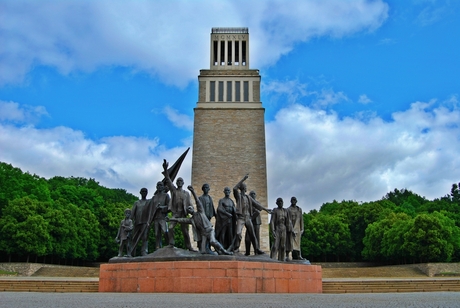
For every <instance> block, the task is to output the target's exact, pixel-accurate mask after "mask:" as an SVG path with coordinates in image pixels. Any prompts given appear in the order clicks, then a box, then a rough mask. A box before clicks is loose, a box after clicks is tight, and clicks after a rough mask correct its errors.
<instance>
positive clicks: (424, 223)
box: [404, 212, 460, 262]
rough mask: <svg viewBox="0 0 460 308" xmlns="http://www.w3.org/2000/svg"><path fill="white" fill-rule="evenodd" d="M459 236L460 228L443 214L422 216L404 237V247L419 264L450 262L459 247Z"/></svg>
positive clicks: (417, 218) (414, 222)
mask: <svg viewBox="0 0 460 308" xmlns="http://www.w3.org/2000/svg"><path fill="white" fill-rule="evenodd" d="M459 234H460V232H459V228H458V227H456V226H455V223H454V222H453V221H452V220H451V219H449V218H448V217H446V216H444V215H443V214H441V213H439V212H434V213H432V214H420V215H418V216H417V217H416V218H415V219H414V221H413V224H412V226H411V227H410V228H409V230H408V232H407V233H406V234H405V235H404V241H405V243H404V247H405V248H406V249H407V251H408V252H409V254H410V256H411V257H412V258H413V259H414V260H417V261H419V262H449V261H451V258H452V255H453V253H454V250H455V249H456V248H457V249H458V247H459Z"/></svg>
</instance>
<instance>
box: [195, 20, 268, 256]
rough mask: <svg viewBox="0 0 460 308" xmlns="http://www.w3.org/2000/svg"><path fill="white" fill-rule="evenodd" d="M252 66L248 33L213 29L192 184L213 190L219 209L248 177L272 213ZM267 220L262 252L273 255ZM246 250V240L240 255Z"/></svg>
mask: <svg viewBox="0 0 460 308" xmlns="http://www.w3.org/2000/svg"><path fill="white" fill-rule="evenodd" d="M249 63H250V57H249V32H248V28H212V31H211V41H210V62H209V64H210V68H209V69H202V70H200V75H199V76H198V83H199V93H198V102H197V105H196V108H195V109H194V111H195V119H194V133H193V158H192V184H193V186H194V187H195V189H196V190H197V192H200V191H201V186H202V185H203V184H204V183H208V184H209V185H210V187H211V191H210V193H209V194H210V195H211V197H212V198H213V200H214V205H215V207H216V209H217V205H218V201H219V199H221V198H223V197H224V193H223V190H224V187H225V186H228V187H230V189H231V190H232V189H233V187H234V186H235V185H236V184H237V183H238V182H239V181H240V180H241V179H242V178H243V177H244V175H245V174H247V173H249V178H248V179H247V180H246V182H245V183H246V185H247V188H248V192H247V193H249V192H250V191H251V190H254V191H255V192H256V193H257V200H258V201H259V202H260V203H261V204H262V205H263V206H264V207H267V199H268V196H267V166H266V151H265V122H264V113H265V109H264V108H263V107H262V102H261V101H260V79H261V77H260V75H259V70H256V69H250V68H249ZM231 198H232V199H234V198H233V194H232V195H231ZM261 215H262V216H261V217H262V225H261V229H260V249H262V250H263V251H265V252H268V251H269V250H270V247H269V236H268V217H267V214H266V213H265V212H264V211H262V212H261ZM244 250H245V248H244V238H243V240H242V242H241V246H240V251H242V252H244ZM251 254H253V249H252V247H251Z"/></svg>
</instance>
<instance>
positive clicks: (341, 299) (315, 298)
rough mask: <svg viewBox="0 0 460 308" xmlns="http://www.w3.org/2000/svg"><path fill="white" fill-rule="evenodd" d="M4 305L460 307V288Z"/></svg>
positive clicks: (12, 296) (57, 297) (22, 297)
mask: <svg viewBox="0 0 460 308" xmlns="http://www.w3.org/2000/svg"><path fill="white" fill-rule="evenodd" d="M3 307H5V308H6V307H8V308H14V307H20V308H31V307H34V308H36V307H94V308H97V307H110V308H119V307H135V308H141V307H194V308H196V307H213V308H215V307H218V308H225V307H232V308H235V307H258V308H263V307H276V308H278V307H289V308H295V307H321V308H324V307H417V308H420V307H460V292H429V293H379V294H171V293H169V294H158V293H156V294H133V293H34V292H0V308H3Z"/></svg>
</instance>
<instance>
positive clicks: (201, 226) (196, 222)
mask: <svg viewBox="0 0 460 308" xmlns="http://www.w3.org/2000/svg"><path fill="white" fill-rule="evenodd" d="M187 188H188V189H189V190H190V192H191V193H192V195H193V197H194V199H195V202H196V208H197V211H196V212H195V211H194V210H193V206H191V205H190V206H188V207H187V213H188V214H190V216H191V217H190V218H176V217H171V218H169V221H171V222H179V223H181V224H191V225H192V226H193V227H194V228H193V229H194V230H196V232H197V235H198V236H199V237H200V238H201V247H200V252H201V253H202V254H205V253H208V252H207V251H206V244H207V242H209V244H210V245H211V246H212V247H214V249H215V250H216V251H217V253H218V254H220V255H231V254H233V253H232V252H228V251H227V250H225V249H224V247H222V245H221V244H220V243H219V242H218V241H217V240H216V236H215V233H214V228H213V227H212V224H211V222H210V221H209V219H208V217H207V216H206V214H205V210H204V207H203V205H202V204H201V201H200V199H199V198H198V197H197V196H196V193H195V190H194V189H193V187H192V186H188V187H187Z"/></svg>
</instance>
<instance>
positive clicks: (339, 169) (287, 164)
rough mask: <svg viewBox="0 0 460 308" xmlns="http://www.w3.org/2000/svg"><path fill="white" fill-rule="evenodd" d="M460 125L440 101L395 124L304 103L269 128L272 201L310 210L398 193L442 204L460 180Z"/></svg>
mask: <svg viewBox="0 0 460 308" xmlns="http://www.w3.org/2000/svg"><path fill="white" fill-rule="evenodd" d="M458 123H460V109H459V108H457V107H451V106H450V107H446V106H444V104H442V103H441V104H435V102H434V101H433V102H430V103H421V102H416V103H414V104H412V105H411V107H410V109H408V110H405V111H401V112H398V113H394V114H393V120H392V121H390V122H385V121H383V120H382V119H381V118H379V117H375V116H374V117H373V118H371V119H366V121H362V120H361V119H359V118H343V119H341V118H339V117H338V115H337V114H336V113H334V112H326V111H323V110H318V109H312V108H309V107H305V106H302V105H299V104H295V105H291V106H289V107H287V108H284V109H281V110H280V111H279V112H278V114H277V115H276V118H275V120H274V121H272V122H270V123H268V124H267V127H266V135H267V152H268V153H267V160H268V175H269V181H268V183H269V187H268V191H269V199H270V201H269V202H271V203H274V200H275V199H276V198H277V197H283V198H286V199H289V198H290V197H291V196H296V197H297V199H298V200H299V205H302V206H303V208H304V210H306V209H312V208H319V207H320V206H321V204H322V203H324V202H330V201H332V200H333V199H337V200H339V201H340V200H343V199H345V200H357V201H370V200H377V199H380V198H381V197H382V196H384V195H385V194H386V193H387V192H389V191H392V190H393V189H394V188H407V189H410V190H412V191H414V192H415V193H418V194H420V195H422V196H426V197H427V198H430V199H433V198H437V197H441V196H443V195H445V194H447V193H448V192H449V191H450V187H451V185H452V184H453V183H456V182H458V181H459V175H458V170H459V169H460V157H459V156H458V153H459V151H460V140H459V138H458V136H460V127H459V124H458ZM287 178H288V179H287ZM272 201H273V202H272Z"/></svg>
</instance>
